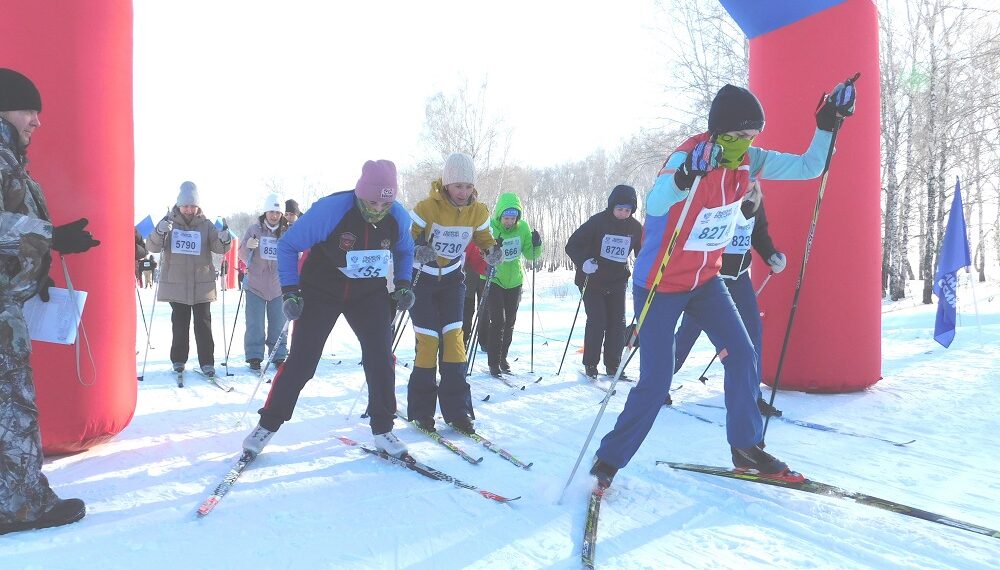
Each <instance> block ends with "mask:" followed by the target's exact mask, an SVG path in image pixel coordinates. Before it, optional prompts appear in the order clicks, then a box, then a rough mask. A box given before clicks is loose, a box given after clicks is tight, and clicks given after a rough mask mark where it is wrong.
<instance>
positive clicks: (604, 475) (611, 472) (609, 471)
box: [590, 455, 618, 489]
mask: <svg viewBox="0 0 1000 570" xmlns="http://www.w3.org/2000/svg"><path fill="white" fill-rule="evenodd" d="M617 473H618V468H617V467H612V466H611V465H608V464H607V463H605V462H603V461H601V460H600V459H599V458H598V457H597V456H596V455H595V456H594V464H593V465H592V466H591V467H590V474H591V475H593V476H594V477H597V486H598V487H600V488H601V489H607V488H608V487H610V486H611V481H613V480H614V478H615V475H616V474H617Z"/></svg>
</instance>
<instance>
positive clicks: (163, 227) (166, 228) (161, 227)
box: [156, 218, 174, 235]
mask: <svg viewBox="0 0 1000 570" xmlns="http://www.w3.org/2000/svg"><path fill="white" fill-rule="evenodd" d="M172 229H174V223H173V222H172V221H170V220H168V219H166V218H164V219H162V220H160V223H158V224H156V231H157V233H161V234H163V235H166V234H169V233H170V230H172Z"/></svg>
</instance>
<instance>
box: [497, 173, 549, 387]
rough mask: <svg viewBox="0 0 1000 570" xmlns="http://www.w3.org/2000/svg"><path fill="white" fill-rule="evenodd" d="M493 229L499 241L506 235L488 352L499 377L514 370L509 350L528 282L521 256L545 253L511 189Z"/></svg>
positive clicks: (503, 197)
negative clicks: (511, 366) (518, 308)
mask: <svg viewBox="0 0 1000 570" xmlns="http://www.w3.org/2000/svg"><path fill="white" fill-rule="evenodd" d="M490 229H492V230H493V237H495V238H497V242H498V243H500V238H503V242H502V243H501V246H500V247H501V249H502V250H503V262H502V263H500V264H499V265H497V266H496V272H495V273H494V275H493V279H492V280H491V282H490V283H489V284H488V285H489V293H488V294H487V304H488V305H489V308H490V334H489V345H488V346H487V355H488V357H489V365H490V375H492V376H496V377H498V378H499V377H500V374H501V373H506V372H510V363H508V362H507V350H508V349H509V348H510V341H511V338H512V337H513V335H514V321H515V320H516V319H517V307H518V305H520V303H521V284H522V283H523V282H524V268H523V267H522V266H521V256H524V257H525V258H526V259H528V260H530V261H534V260H536V259H538V257H539V256H541V255H542V237H541V236H540V235H538V232H537V231H532V229H531V226H529V225H528V222H526V221H524V207H523V206H522V205H521V199H520V198H518V197H517V195H516V194H513V193H511V192H505V193H503V194H501V195H500V197H499V198H497V206H496V208H495V209H494V210H493V216H492V217H491V218H490ZM484 278H485V277H484Z"/></svg>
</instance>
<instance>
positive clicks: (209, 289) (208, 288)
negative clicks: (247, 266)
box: [146, 206, 232, 305]
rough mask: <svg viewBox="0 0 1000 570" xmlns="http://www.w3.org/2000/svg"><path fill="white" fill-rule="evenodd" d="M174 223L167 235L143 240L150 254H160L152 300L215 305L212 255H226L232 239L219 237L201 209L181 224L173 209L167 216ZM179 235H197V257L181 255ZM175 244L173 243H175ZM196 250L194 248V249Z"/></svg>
mask: <svg viewBox="0 0 1000 570" xmlns="http://www.w3.org/2000/svg"><path fill="white" fill-rule="evenodd" d="M167 215H168V216H169V218H170V220H171V221H173V223H174V229H173V230H172V231H171V232H170V233H169V234H161V233H160V232H158V231H153V233H151V234H149V238H148V239H147V240H146V246H147V249H149V251H150V253H159V254H160V280H159V285H158V286H157V287H158V289H157V294H156V299H157V300H158V301H169V302H174V303H181V304H184V305H197V304H199V303H210V302H212V301H215V298H216V294H215V276H216V274H215V264H214V263H212V254H213V253H218V254H220V255H221V254H223V253H226V252H227V251H229V246H230V245H232V237H231V236H230V235H229V232H228V231H226V232H225V233H223V234H219V230H217V229H216V228H215V224H213V223H212V222H210V221H208V218H206V217H205V214H204V212H202V211H201V208H198V213H197V214H195V215H194V216H192V218H191V219H190V220H185V219H184V215H183V214H181V211H180V209H179V208H178V207H177V206H174V208H173V209H172V210H171V211H170V213H169V214H167ZM180 231H191V232H198V235H199V236H200V240H201V243H200V244H198V246H200V253H198V255H189V254H187V253H181V251H182V250H183V249H182V248H183V244H184V243H191V241H190V240H179V239H178V238H181V237H182V236H180V235H178V232H180ZM175 240H176V241H175ZM198 246H196V247H198Z"/></svg>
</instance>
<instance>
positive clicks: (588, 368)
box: [584, 364, 598, 380]
mask: <svg viewBox="0 0 1000 570" xmlns="http://www.w3.org/2000/svg"><path fill="white" fill-rule="evenodd" d="M584 374H586V375H587V377H588V378H593V379H595V380H596V379H597V375H598V374H597V366H595V365H593V364H587V365H585V366H584Z"/></svg>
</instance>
